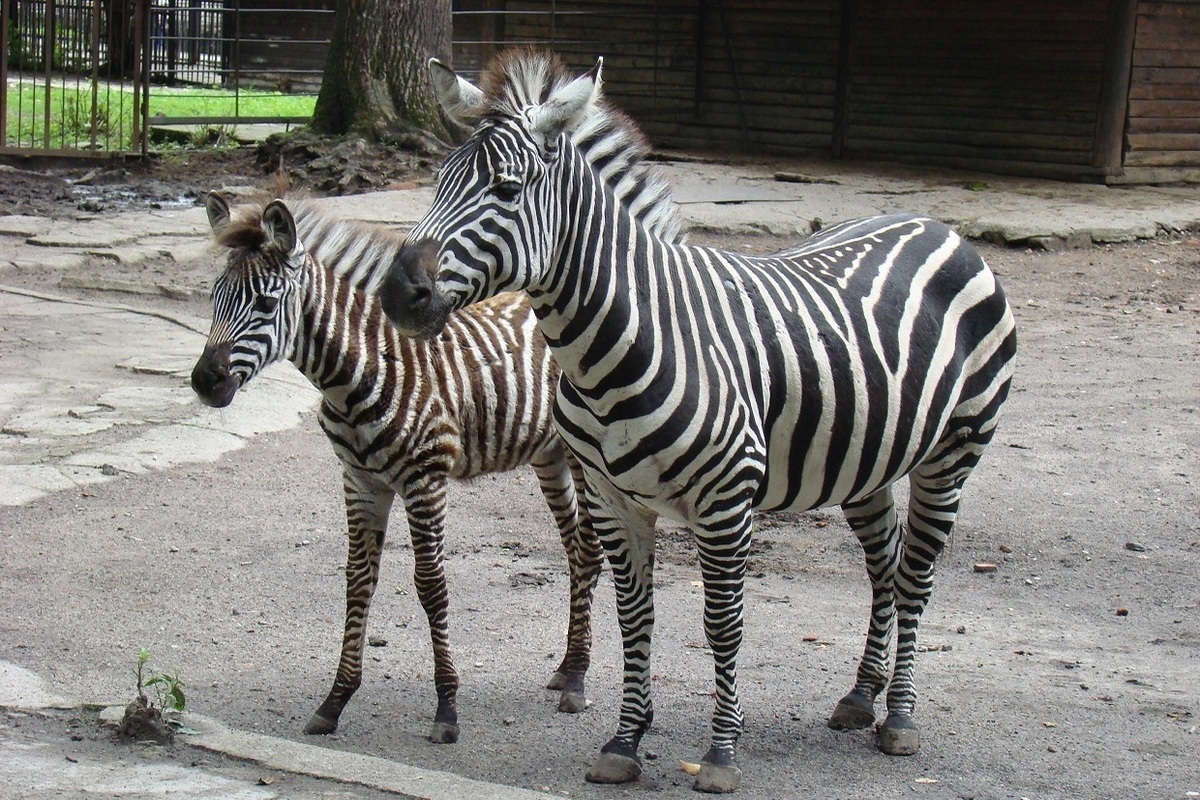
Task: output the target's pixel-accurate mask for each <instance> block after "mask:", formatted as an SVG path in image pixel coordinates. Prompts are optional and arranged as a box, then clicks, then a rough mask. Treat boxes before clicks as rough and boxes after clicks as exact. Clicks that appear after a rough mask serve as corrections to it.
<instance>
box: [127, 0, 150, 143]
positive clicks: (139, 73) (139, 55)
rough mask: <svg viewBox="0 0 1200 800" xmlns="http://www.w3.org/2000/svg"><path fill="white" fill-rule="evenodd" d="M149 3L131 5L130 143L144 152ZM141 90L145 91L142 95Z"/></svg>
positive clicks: (147, 95)
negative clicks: (131, 101)
mask: <svg viewBox="0 0 1200 800" xmlns="http://www.w3.org/2000/svg"><path fill="white" fill-rule="evenodd" d="M148 10H149V5H148V3H146V2H145V0H135V2H134V5H133V119H132V120H131V121H130V145H131V146H132V147H134V148H137V149H139V150H140V151H141V153H142V155H145V154H146V137H145V124H144V123H146V122H147V121H148V120H149V115H148V114H147V113H146V108H147V107H148V106H149V104H150V95H149V92H148V91H147V89H148V84H149V80H147V78H148V73H149V70H150V58H149V53H148V52H147V51H148V50H149V49H150V48H149V41H150V37H148V36H146V35H145V34H146V31H145V30H144V28H145V27H148V26H146V25H145V24H144V23H145V22H146V17H147V15H148ZM143 92H146V93H145V94H144V95H143Z"/></svg>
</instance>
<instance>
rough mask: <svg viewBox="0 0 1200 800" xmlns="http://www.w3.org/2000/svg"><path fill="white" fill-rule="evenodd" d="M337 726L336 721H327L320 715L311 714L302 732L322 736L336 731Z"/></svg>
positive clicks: (327, 719)
mask: <svg viewBox="0 0 1200 800" xmlns="http://www.w3.org/2000/svg"><path fill="white" fill-rule="evenodd" d="M337 726H338V721H337V719H329V718H328V717H323V716H321V715H320V714H313V715H312V717H311V718H310V719H309V720H308V724H307V725H305V726H304V732H305V733H307V734H313V735H324V734H328V733H333V732H334V731H336V730H337Z"/></svg>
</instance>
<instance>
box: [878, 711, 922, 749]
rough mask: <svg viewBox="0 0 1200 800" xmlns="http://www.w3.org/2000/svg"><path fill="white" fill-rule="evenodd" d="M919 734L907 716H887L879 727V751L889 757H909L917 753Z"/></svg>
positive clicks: (914, 724) (919, 740)
mask: <svg viewBox="0 0 1200 800" xmlns="http://www.w3.org/2000/svg"><path fill="white" fill-rule="evenodd" d="M920 743H921V734H920V732H919V731H918V730H917V723H915V722H913V718H912V716H910V715H909V714H888V717H887V719H886V720H884V721H883V724H882V725H880V726H879V750H880V752H883V753H886V754H888V755H889V756H911V755H914V754H915V753H916V752H917V749H918V748H919V746H920Z"/></svg>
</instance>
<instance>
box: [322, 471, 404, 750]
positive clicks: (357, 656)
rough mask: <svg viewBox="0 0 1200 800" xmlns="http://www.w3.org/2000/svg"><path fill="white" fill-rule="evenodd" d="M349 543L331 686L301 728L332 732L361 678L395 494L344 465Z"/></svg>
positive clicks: (343, 481)
mask: <svg viewBox="0 0 1200 800" xmlns="http://www.w3.org/2000/svg"><path fill="white" fill-rule="evenodd" d="M342 485H343V488H344V490H345V495H346V522H347V529H348V532H349V548H348V551H347V554H346V624H345V629H344V634H343V636H342V654H341V658H340V659H339V660H338V668H337V675H336V676H335V677H334V680H333V689H331V690H330V692H329V695H328V696H327V697H326V698H325V702H323V703H321V705H320V707H318V708H317V710H316V711H315V712H314V713H313V715H312V717H311V718H310V719H309V721H308V724H307V725H305V726H304V732H305V733H333V732H334V731H335V730H337V726H338V718H339V717H340V716H341V714H342V709H343V708H345V706H346V703H347V702H349V700H350V697H351V696H352V695H353V694H354V692H355V691H356V690H357V689H358V687H359V685H360V684H361V683H362V657H363V642H364V640H365V639H366V636H367V612H368V611H369V610H370V607H371V597H372V596H373V595H374V594H375V585H376V584H377V583H378V581H379V556H380V552H381V551H382V549H383V537H384V534H385V533H386V531H387V523H388V514H389V513H390V511H391V509H392V500H393V499H394V498H395V493H393V492H392V490H391V489H388V488H386V487H382V486H380V485H378V484H376V485H372V486H370V487H369V488H368V487H367V486H365V485H363V484H361V483H359V482H357V481H355V480H354V479H353V477H352V476H351V475H350V473H349V471H347V470H343V473H342Z"/></svg>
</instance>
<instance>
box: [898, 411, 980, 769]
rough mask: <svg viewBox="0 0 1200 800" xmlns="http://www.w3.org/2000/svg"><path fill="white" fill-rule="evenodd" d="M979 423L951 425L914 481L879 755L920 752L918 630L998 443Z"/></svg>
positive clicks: (900, 576) (902, 559) (911, 480)
mask: <svg viewBox="0 0 1200 800" xmlns="http://www.w3.org/2000/svg"><path fill="white" fill-rule="evenodd" d="M975 422H976V421H974V420H972V422H971V424H968V423H964V422H963V421H962V420H958V421H957V424H956V421H955V420H951V423H950V426H949V428H948V433H947V434H946V435H945V436H943V438H942V440H941V442H939V443H938V446H937V448H936V449H935V450H934V452H933V454H932V455H931V456H930V457H929V458H928V459H926V460H925V461H924V462H923V463H922V464H920V465H919V466H918V467H917V468H916V469H915V470H913V472H912V473H911V474H910V475H909V486H910V487H911V492H910V499H909V508H908V530H907V532H906V535H905V539H904V553H903V555H902V557H901V560H900V565H899V567H898V569H897V570H896V612H897V613H896V628H897V638H896V666H895V670H894V671H893V673H892V680H891V684H890V685H889V686H888V695H887V707H888V715H887V719H885V720H884V722H883V724H882V725H880V726H879V749H880V750H882V751H883V752H884V753H887V754H889V755H912V754H913V753H916V752H917V750H918V749H919V747H920V732H919V731H918V729H917V725H916V722H915V721H914V720H913V709H914V708H915V707H916V701H917V690H916V684H915V682H914V679H913V673H914V669H915V666H916V651H917V628H918V626H919V625H920V622H921V614H922V613H923V612H924V611H925V607H926V606H927V605H928V604H929V596H930V594H931V592H932V591H933V573H934V563H935V562H936V560H937V557H938V555H939V554H941V552H942V549H943V548H944V547H945V545H946V542H947V540H948V539H949V538H950V531H951V529H952V528H953V527H954V521H955V519H956V518H957V516H958V506H959V502H960V500H961V498H962V489H963V484H965V483H966V480H967V477H968V476H969V475H970V474H971V470H973V469H974V468H975V466H976V465H977V464H978V463H979V457H980V456H981V455H982V454H983V451H984V449H985V448H986V447H987V444H988V442H989V441H990V440H991V438H992V432H993V430H994V428H993V427H992V425H991V424H989V425H986V426H982V427H980V426H979V425H977V424H975ZM993 422H994V418H993Z"/></svg>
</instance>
